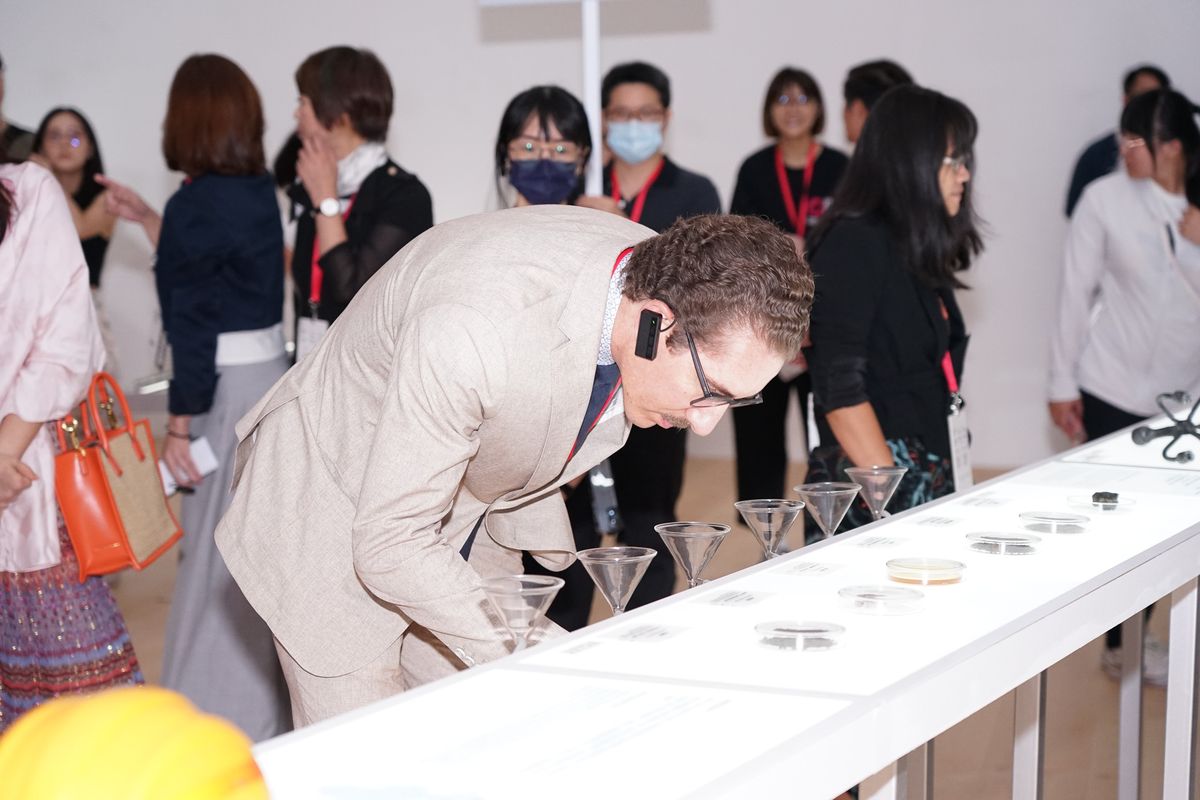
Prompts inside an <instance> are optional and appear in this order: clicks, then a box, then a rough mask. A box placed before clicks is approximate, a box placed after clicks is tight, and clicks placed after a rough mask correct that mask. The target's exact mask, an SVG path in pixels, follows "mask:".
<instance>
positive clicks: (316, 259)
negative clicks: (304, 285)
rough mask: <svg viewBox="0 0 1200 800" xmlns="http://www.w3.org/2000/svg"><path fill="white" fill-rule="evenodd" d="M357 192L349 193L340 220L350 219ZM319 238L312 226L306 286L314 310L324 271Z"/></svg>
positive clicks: (317, 303) (318, 297) (319, 302)
mask: <svg viewBox="0 0 1200 800" xmlns="http://www.w3.org/2000/svg"><path fill="white" fill-rule="evenodd" d="M357 196H358V195H357V194H352V195H350V199H349V201H347V202H346V210H345V211H343V212H342V222H345V221H346V220H348V219H350V209H352V208H354V198H355V197H357ZM320 261H321V240H320V239H319V238H318V237H317V229H316V227H315V226H314V227H313V246H312V272H311V274H310V276H309V286H308V307H309V308H311V309H313V310H314V311H315V310H316V308H317V306H319V305H321V284H322V283H323V282H324V280H325V271H324V270H322V269H321V263H320Z"/></svg>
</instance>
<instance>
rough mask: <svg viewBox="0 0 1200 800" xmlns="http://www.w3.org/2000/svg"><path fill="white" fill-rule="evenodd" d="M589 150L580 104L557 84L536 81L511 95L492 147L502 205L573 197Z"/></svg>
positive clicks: (578, 189) (589, 139)
mask: <svg viewBox="0 0 1200 800" xmlns="http://www.w3.org/2000/svg"><path fill="white" fill-rule="evenodd" d="M591 152H592V134H591V132H590V131H589V130H588V119H587V112H585V111H584V110H583V104H582V103H580V102H579V100H578V99H577V98H576V97H575V95H573V94H571V93H570V92H568V91H567V90H566V89H562V88H559V87H558V86H534V87H533V88H532V89H526V90H525V91H523V92H521V93H520V94H518V95H517V96H516V97H514V98H513V99H512V100H510V101H509V103H508V106H507V107H506V108H505V109H504V114H503V115H501V117H500V130H499V132H498V133H497V134H496V147H495V151H494V161H495V170H496V172H495V176H496V192H497V194H498V195H499V197H500V202H501V204H502V205H503V206H505V207H511V206H528V205H544V204H557V203H571V202H574V201H575V199H576V198H577V197H579V194H580V192H581V191H582V189H583V187H582V185H581V178H582V176H583V170H584V168H585V167H586V165H587V160H588V156H589V155H591Z"/></svg>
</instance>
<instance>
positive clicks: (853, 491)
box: [793, 481, 860, 539]
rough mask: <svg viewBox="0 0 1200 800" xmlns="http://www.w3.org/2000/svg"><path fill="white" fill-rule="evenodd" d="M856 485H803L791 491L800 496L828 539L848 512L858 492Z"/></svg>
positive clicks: (826, 483)
mask: <svg viewBox="0 0 1200 800" xmlns="http://www.w3.org/2000/svg"><path fill="white" fill-rule="evenodd" d="M859 488H860V487H859V485H858V484H857V483H836V482H831V481H823V482H820V483H804V484H801V485H800V486H797V487H796V488H795V489H793V491H794V492H795V493H796V494H798V495H800V497H801V498H802V499H803V500H804V502H805V504H806V505H807V506H808V513H809V514H812V518H813V519H814V520H816V521H817V525H818V526H819V527H820V528H821V532H822V533H824V534H825V538H826V539H828V538H829V537H830V536H833V534H834V533H836V532H837V529H838V525H841V524H842V520H843V519H844V518H845V516H846V512H847V511H849V510H850V503H851V502H853V500H854V496H855V495H857V494H858V492H859Z"/></svg>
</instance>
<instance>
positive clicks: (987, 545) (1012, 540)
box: [967, 533, 1041, 556]
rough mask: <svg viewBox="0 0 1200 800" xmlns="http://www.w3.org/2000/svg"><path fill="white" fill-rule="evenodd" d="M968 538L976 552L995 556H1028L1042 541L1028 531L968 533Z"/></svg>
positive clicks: (1035, 550) (1034, 551)
mask: <svg viewBox="0 0 1200 800" xmlns="http://www.w3.org/2000/svg"><path fill="white" fill-rule="evenodd" d="M967 540H968V541H969V542H970V543H971V545H970V547H971V549H972V550H974V551H975V552H976V553H987V554H988V555H993V556H1028V555H1032V554H1034V553H1036V552H1037V544H1038V542H1040V541H1041V539H1039V538H1038V537H1036V536H1032V535H1030V534H1027V533H968V534H967Z"/></svg>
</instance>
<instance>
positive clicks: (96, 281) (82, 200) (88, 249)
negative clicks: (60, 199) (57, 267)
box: [72, 179, 108, 289]
mask: <svg viewBox="0 0 1200 800" xmlns="http://www.w3.org/2000/svg"><path fill="white" fill-rule="evenodd" d="M103 191H104V187H103V186H101V185H100V184H99V183H97V182H96V181H95V180H94V179H93V180H90V181H84V182H83V183H81V184H80V186H79V191H77V192H75V196H74V197H73V198H72V199H73V200H74V201H75V205H77V206H79V210H80V211H87V210H88V209H89V208H91V206H92V203H94V202H96V199H97V198H99V197H100V193H101V192H103ZM79 244H80V246H82V247H83V258H84V260H85V261H87V267H88V283H90V284H91V286H92V288H93V289H95V288H96V287H97V286H99V285H100V271H101V270H102V269H104V254H105V253H107V252H108V239H106V238H105V237H103V236H100V235H99V234H97V235H96V236H92V237H89V238H87V239H82V240H80V242H79Z"/></svg>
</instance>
